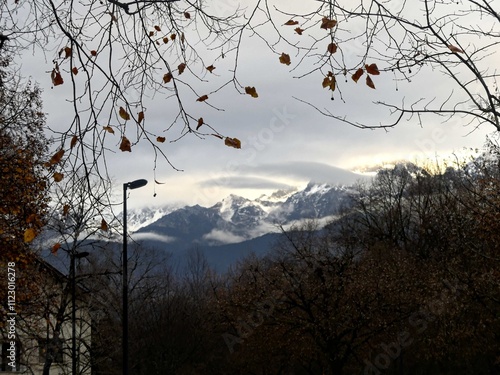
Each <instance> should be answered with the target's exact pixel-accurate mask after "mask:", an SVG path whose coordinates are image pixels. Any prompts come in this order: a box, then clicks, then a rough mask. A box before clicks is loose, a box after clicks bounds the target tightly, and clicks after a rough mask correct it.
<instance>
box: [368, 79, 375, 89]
mask: <svg viewBox="0 0 500 375" xmlns="http://www.w3.org/2000/svg"><path fill="white" fill-rule="evenodd" d="M366 84H367V86H368V87H371V88H372V89H375V84H374V83H373V81H372V79H371V78H370V76H366Z"/></svg>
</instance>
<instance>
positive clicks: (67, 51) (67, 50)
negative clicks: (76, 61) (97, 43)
mask: <svg viewBox="0 0 500 375" xmlns="http://www.w3.org/2000/svg"><path fill="white" fill-rule="evenodd" d="M63 52H64V58H65V59H67V58H70V57H71V53H72V50H71V47H64V48H62V49H61V50H60V51H59V56H61V55H62V53H63Z"/></svg>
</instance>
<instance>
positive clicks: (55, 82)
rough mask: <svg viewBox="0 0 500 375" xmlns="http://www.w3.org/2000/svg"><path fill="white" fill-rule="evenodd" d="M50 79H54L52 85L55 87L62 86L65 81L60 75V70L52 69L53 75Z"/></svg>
mask: <svg viewBox="0 0 500 375" xmlns="http://www.w3.org/2000/svg"><path fill="white" fill-rule="evenodd" d="M50 78H51V79H52V84H53V85H54V86H59V85H62V84H63V83H64V80H63V78H62V76H61V73H59V69H58V68H54V69H52V73H51V75H50Z"/></svg>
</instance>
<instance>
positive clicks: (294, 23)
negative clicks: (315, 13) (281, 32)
mask: <svg viewBox="0 0 500 375" xmlns="http://www.w3.org/2000/svg"><path fill="white" fill-rule="evenodd" d="M298 24H299V21H294V20H289V21H287V22H285V24H284V25H285V26H295V25H298Z"/></svg>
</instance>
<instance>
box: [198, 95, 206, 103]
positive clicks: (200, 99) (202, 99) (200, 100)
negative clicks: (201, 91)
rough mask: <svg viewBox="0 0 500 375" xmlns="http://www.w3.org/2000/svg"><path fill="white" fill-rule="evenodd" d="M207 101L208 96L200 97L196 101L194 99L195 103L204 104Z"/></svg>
mask: <svg viewBox="0 0 500 375" xmlns="http://www.w3.org/2000/svg"><path fill="white" fill-rule="evenodd" d="M207 99H208V95H202V96H200V97H199V98H198V99H196V101H197V102H204V101H205V100H207Z"/></svg>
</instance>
